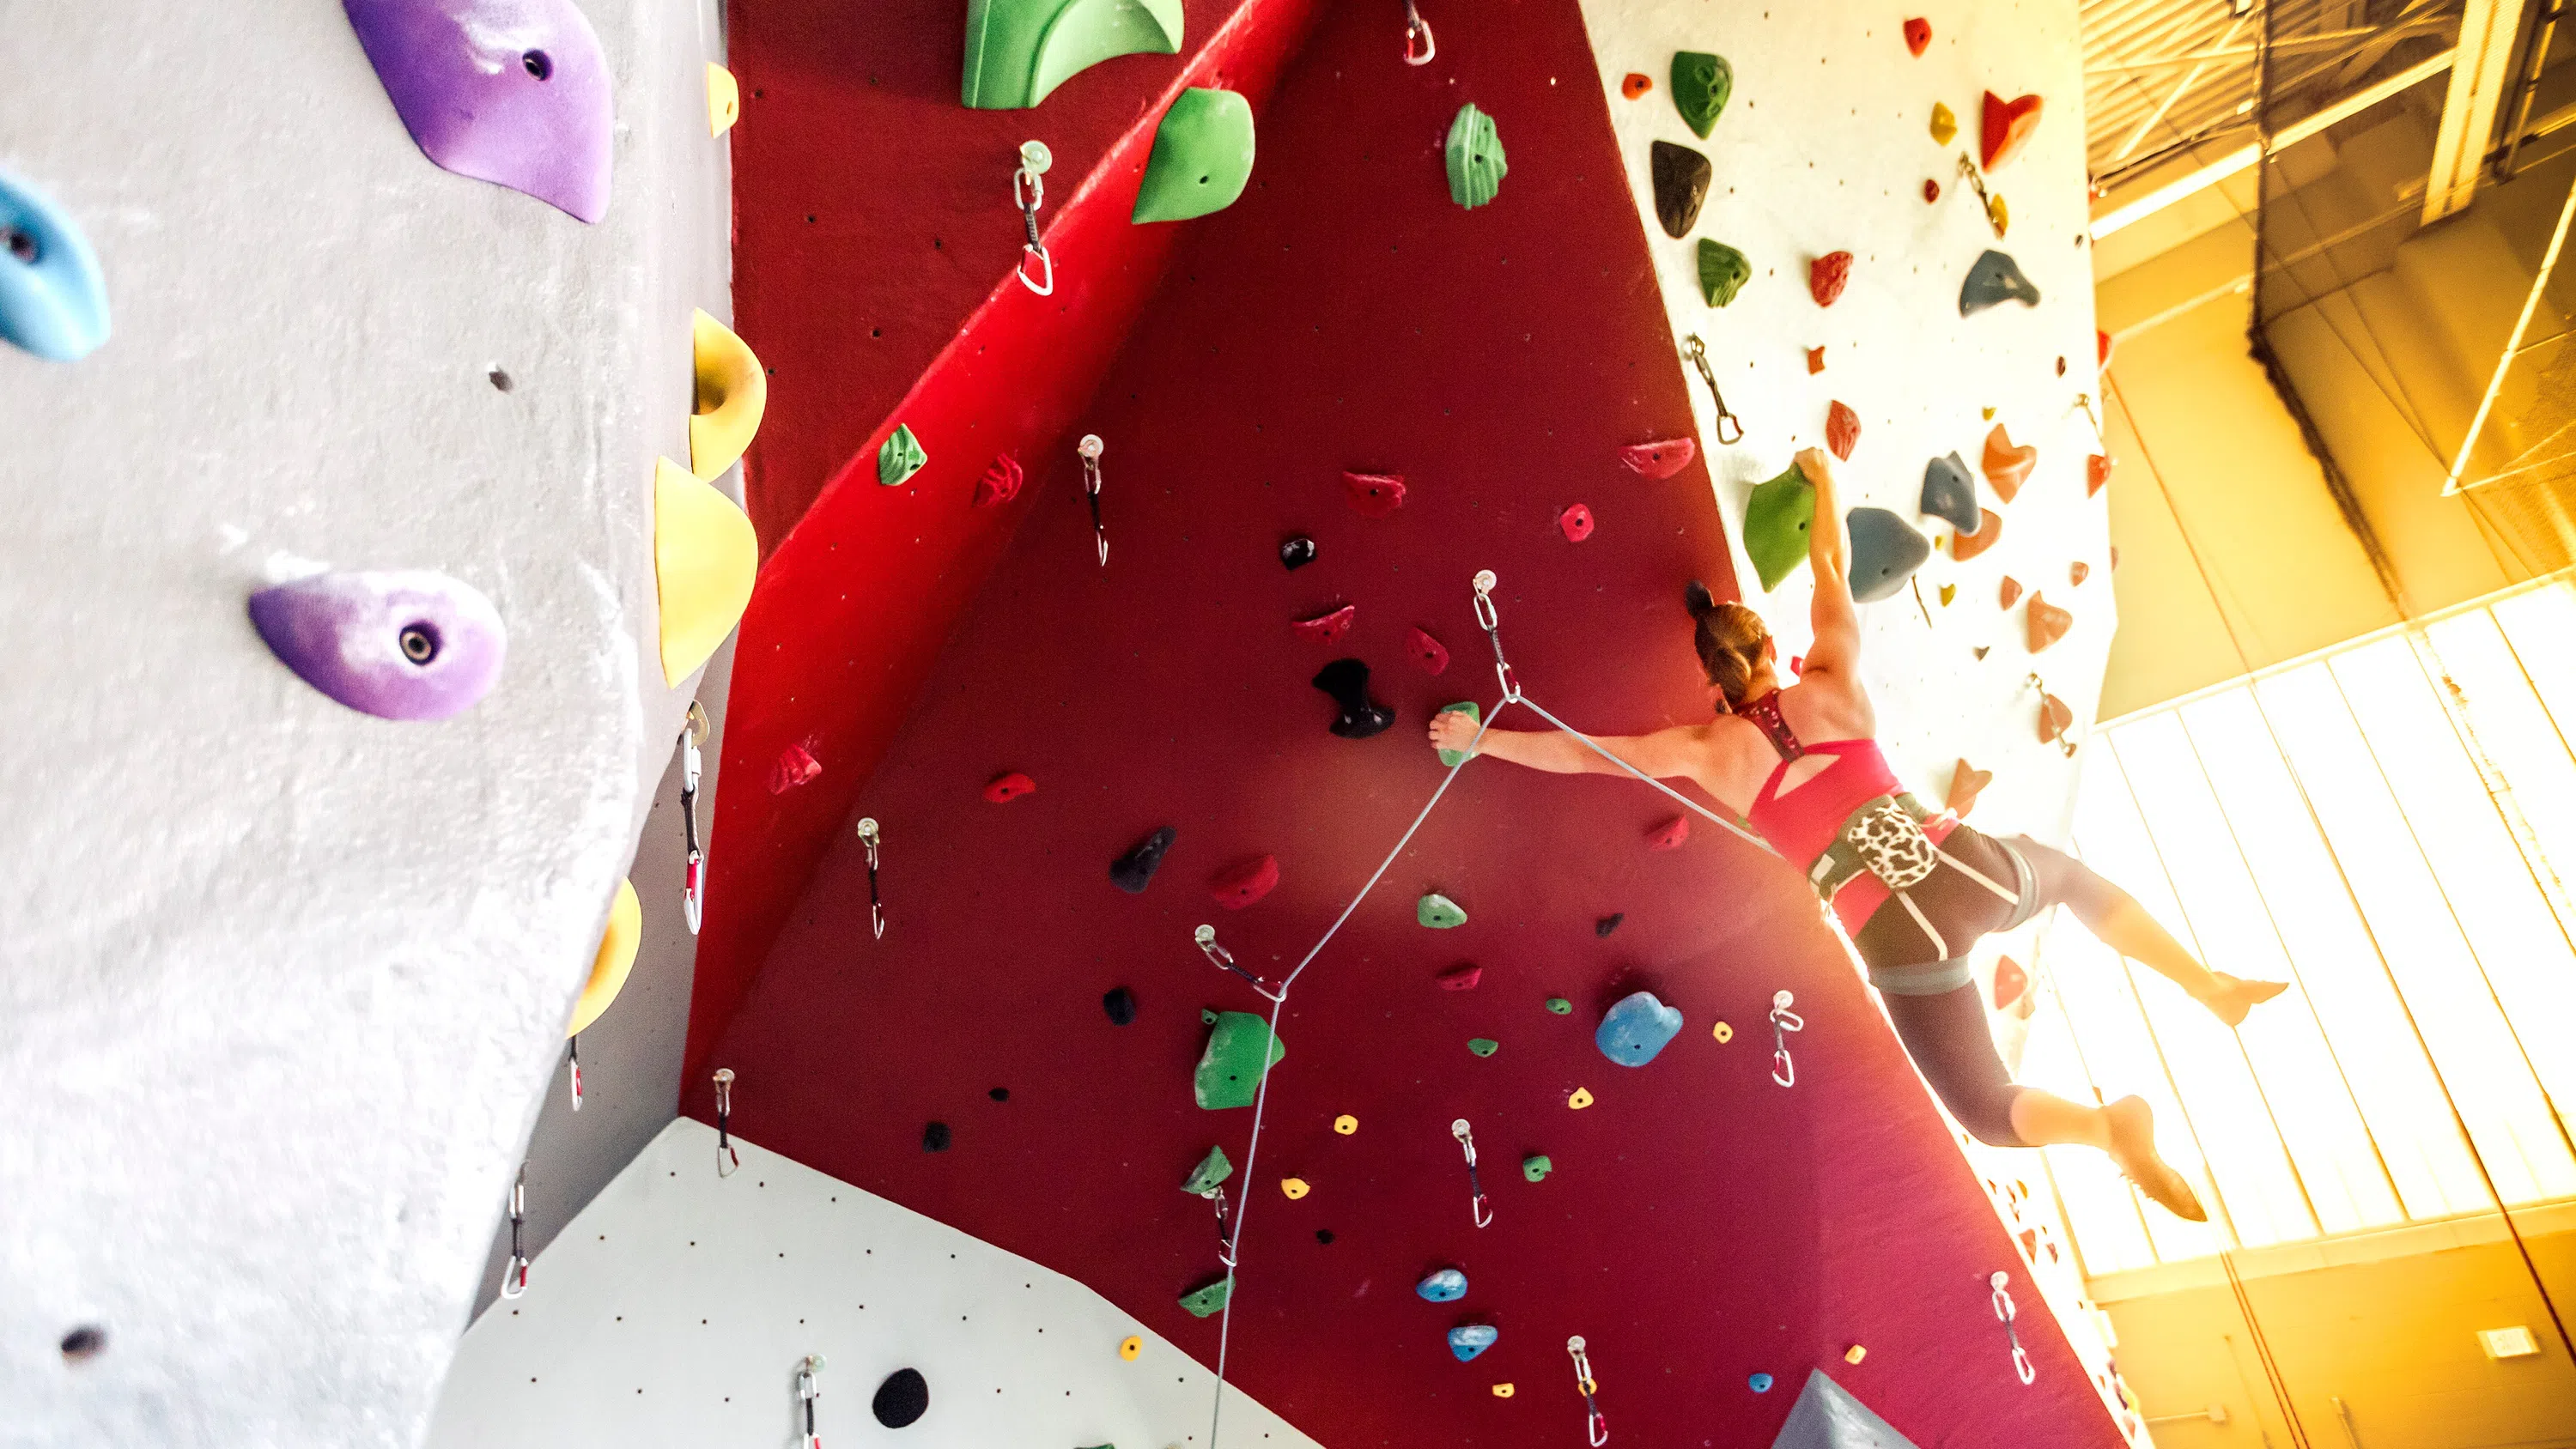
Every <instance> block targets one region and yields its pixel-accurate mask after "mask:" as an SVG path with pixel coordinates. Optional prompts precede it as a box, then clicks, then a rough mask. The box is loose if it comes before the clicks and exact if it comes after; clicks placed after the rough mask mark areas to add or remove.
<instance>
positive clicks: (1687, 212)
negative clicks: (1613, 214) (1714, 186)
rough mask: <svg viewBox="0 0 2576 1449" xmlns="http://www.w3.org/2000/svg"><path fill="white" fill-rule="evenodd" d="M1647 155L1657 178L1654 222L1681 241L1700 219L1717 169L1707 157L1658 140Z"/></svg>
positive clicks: (1687, 148) (1668, 234) (1686, 148)
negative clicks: (1709, 186) (1660, 223)
mask: <svg viewBox="0 0 2576 1449" xmlns="http://www.w3.org/2000/svg"><path fill="white" fill-rule="evenodd" d="M1647 155H1648V157H1649V160H1648V166H1649V168H1650V169H1651V170H1652V171H1653V173H1654V178H1655V219H1656V220H1657V221H1660V222H1662V223H1663V224H1664V234H1665V235H1666V236H1669V237H1671V238H1673V239H1674V240H1675V241H1679V240H1680V239H1681V238H1683V237H1686V236H1689V235H1690V229H1691V227H1692V225H1693V224H1694V223H1696V222H1697V221H1698V220H1699V209H1700V205H1701V203H1703V202H1705V201H1707V200H1708V183H1709V181H1710V180H1711V178H1713V177H1714V176H1715V175H1716V174H1717V173H1716V170H1715V168H1713V167H1711V166H1710V165H1709V164H1708V158H1707V157H1706V156H1703V155H1701V154H1700V153H1698V152H1697V151H1694V150H1692V149H1691V148H1690V147H1688V146H1676V145H1674V144H1673V143H1672V142H1670V141H1657V142H1656V143H1655V144H1654V146H1653V147H1652V148H1651V149H1650V150H1649V151H1648V153H1647Z"/></svg>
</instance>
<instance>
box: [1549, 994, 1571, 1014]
mask: <svg viewBox="0 0 2576 1449" xmlns="http://www.w3.org/2000/svg"><path fill="white" fill-rule="evenodd" d="M1547 1009H1548V1010H1550V1011H1552V1012H1555V1013H1556V1014H1557V1015H1559V1016H1571V1015H1573V1014H1574V1003H1573V1002H1571V1001H1568V1000H1566V999H1565V998H1564V997H1562V996H1551V997H1549V998H1548V999H1547Z"/></svg>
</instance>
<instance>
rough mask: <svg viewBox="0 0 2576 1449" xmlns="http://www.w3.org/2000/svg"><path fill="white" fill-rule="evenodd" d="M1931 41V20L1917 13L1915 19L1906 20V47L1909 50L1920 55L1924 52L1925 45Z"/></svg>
mask: <svg viewBox="0 0 2576 1449" xmlns="http://www.w3.org/2000/svg"><path fill="white" fill-rule="evenodd" d="M1931 43H1932V22H1931V21H1929V20H1926V19H1924V18H1923V17H1922V16H1920V15H1917V16H1915V17H1914V18H1913V19H1911V20H1908V21H1906V22H1905V48H1906V49H1907V50H1910V51H1912V52H1914V53H1915V54H1916V55H1918V56H1919V55H1921V54H1922V53H1923V49H1924V47H1925V46H1928V45H1930V44H1931Z"/></svg>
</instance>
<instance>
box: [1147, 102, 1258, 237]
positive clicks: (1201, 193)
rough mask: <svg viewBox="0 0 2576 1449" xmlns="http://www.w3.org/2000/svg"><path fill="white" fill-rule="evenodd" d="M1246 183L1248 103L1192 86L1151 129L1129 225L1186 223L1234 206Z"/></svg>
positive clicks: (1249, 143)
mask: <svg viewBox="0 0 2576 1449" xmlns="http://www.w3.org/2000/svg"><path fill="white" fill-rule="evenodd" d="M1251 179H1252V102H1250V101H1247V100H1245V99H1244V98H1243V97H1242V95H1241V94H1239V93H1237V92H1234V91H1219V90H1209V89H1207V88H1205V87H1203V86H1192V87H1190V88H1189V89H1188V90H1185V91H1183V92H1181V98H1180V99H1179V100H1177V101H1174V102H1172V108H1171V109H1170V110H1168V111H1165V112H1163V123H1162V124H1161V125H1160V126H1157V127H1155V128H1154V154H1153V155H1152V156H1150V157H1148V158H1147V159H1146V161H1145V184H1144V186H1143V187H1142V188H1140V189H1139V190H1138V191H1137V193H1136V209H1135V211H1134V212H1133V213H1131V214H1130V217H1129V219H1130V220H1132V221H1187V220H1189V219H1190V218H1191V217H1194V216H1205V215H1207V214H1208V213H1210V212H1212V211H1223V210H1225V209H1226V208H1227V207H1229V206H1232V205H1234V201H1235V198H1236V197H1238V196H1241V195H1242V194H1243V186H1244V183H1245V182H1247V181H1250V180H1251Z"/></svg>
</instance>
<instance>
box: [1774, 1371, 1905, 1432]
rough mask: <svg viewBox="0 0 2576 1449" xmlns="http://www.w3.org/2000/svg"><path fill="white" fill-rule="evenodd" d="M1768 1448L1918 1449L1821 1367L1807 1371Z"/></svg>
mask: <svg viewBox="0 0 2576 1449" xmlns="http://www.w3.org/2000/svg"><path fill="white" fill-rule="evenodd" d="M1771 1449H1918V1446H1917V1445H1916V1444H1915V1442H1914V1441H1913V1440H1911V1439H1908V1438H1906V1437H1905V1436H1904V1435H1902V1434H1899V1433H1898V1432H1896V1429H1895V1427H1894V1426H1893V1425H1891V1424H1889V1423H1888V1422H1887V1421H1886V1420H1885V1419H1882V1418H1880V1417H1879V1416H1878V1415H1876V1414H1873V1413H1871V1412H1870V1411H1869V1406H1868V1405H1866V1404H1864V1403H1862V1402H1861V1401H1860V1400H1858V1399H1855V1398H1853V1397H1852V1396H1851V1393H1850V1391H1849V1390H1847V1389H1845V1388H1844V1387H1843V1386H1842V1385H1840V1384H1838V1383H1835V1382H1834V1381H1833V1380H1832V1379H1829V1378H1827V1377H1825V1371H1824V1370H1823V1369H1812V1370H1809V1371H1808V1374H1807V1387H1806V1388H1805V1389H1803V1390H1801V1391H1800V1392H1799V1394H1798V1402H1797V1403H1795V1404H1793V1405H1791V1406H1790V1408H1789V1421H1788V1422H1787V1423H1785V1424H1782V1425H1781V1426H1780V1434H1779V1437H1778V1438H1775V1439H1773V1440H1772V1441H1771Z"/></svg>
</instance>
